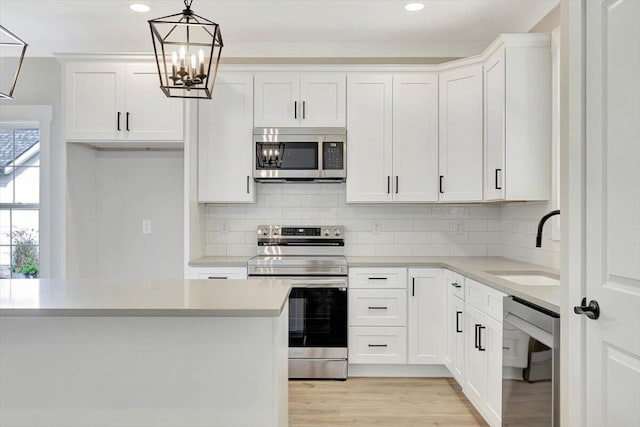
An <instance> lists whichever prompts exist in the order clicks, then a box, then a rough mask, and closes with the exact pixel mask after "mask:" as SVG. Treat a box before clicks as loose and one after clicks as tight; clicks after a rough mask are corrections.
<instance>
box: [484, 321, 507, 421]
mask: <svg viewBox="0 0 640 427" xmlns="http://www.w3.org/2000/svg"><path fill="white" fill-rule="evenodd" d="M482 326H483V328H482V329H480V330H479V334H480V336H479V337H478V341H479V344H480V346H481V347H482V348H483V349H486V351H485V352H486V355H487V356H486V357H487V366H486V370H487V389H486V390H487V394H486V396H485V398H486V404H485V408H486V414H487V417H488V421H489V424H490V425H492V426H499V425H501V420H502V352H503V348H502V323H501V322H498V321H496V320H495V319H493V318H491V317H490V316H485V318H484V321H483V322H482Z"/></svg>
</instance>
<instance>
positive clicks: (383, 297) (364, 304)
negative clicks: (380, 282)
mask: <svg viewBox="0 0 640 427" xmlns="http://www.w3.org/2000/svg"><path fill="white" fill-rule="evenodd" d="M406 325H407V291H406V290H405V289H353V288H350V289H349V326H406Z"/></svg>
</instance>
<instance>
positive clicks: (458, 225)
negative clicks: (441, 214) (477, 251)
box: [453, 221, 464, 234]
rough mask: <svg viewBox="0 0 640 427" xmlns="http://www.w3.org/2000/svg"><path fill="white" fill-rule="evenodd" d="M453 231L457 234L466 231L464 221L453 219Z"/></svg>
mask: <svg viewBox="0 0 640 427" xmlns="http://www.w3.org/2000/svg"><path fill="white" fill-rule="evenodd" d="M453 231H454V232H455V233H457V234H462V233H463V232H464V223H463V222H462V221H453Z"/></svg>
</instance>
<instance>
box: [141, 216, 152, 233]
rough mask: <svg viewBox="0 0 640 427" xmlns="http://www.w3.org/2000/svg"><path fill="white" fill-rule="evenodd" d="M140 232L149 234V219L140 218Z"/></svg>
mask: <svg viewBox="0 0 640 427" xmlns="http://www.w3.org/2000/svg"><path fill="white" fill-rule="evenodd" d="M142 234H151V220H150V219H143V220H142Z"/></svg>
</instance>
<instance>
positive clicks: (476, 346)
mask: <svg viewBox="0 0 640 427" xmlns="http://www.w3.org/2000/svg"><path fill="white" fill-rule="evenodd" d="M480 326H481V325H480V324H479V323H476V338H475V340H476V341H475V346H474V347H475V348H480V346H479V345H478V328H479V327H480Z"/></svg>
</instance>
